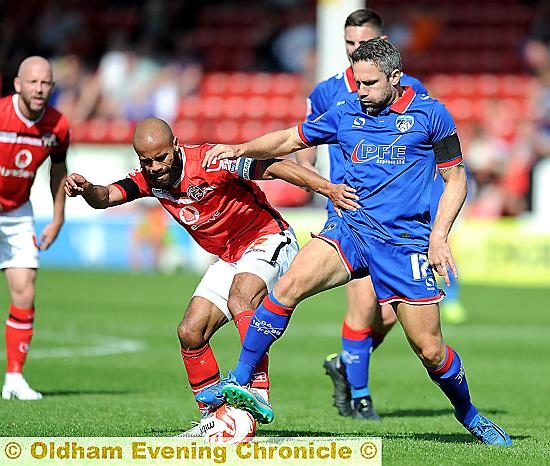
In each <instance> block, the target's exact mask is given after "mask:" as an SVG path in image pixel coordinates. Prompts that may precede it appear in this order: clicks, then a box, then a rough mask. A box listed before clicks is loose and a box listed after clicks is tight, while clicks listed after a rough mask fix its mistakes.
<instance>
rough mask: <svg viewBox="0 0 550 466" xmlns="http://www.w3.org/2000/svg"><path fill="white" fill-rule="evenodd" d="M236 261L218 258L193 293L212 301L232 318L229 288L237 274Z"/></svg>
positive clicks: (228, 317) (194, 295)
mask: <svg viewBox="0 0 550 466" xmlns="http://www.w3.org/2000/svg"><path fill="white" fill-rule="evenodd" d="M236 270H237V268H236V265H235V263H229V262H225V261H222V260H221V259H218V260H216V262H214V263H213V264H211V265H210V266H209V267H208V269H207V270H206V273H205V274H204V275H203V277H202V279H201V281H200V282H199V284H198V285H197V288H196V289H195V291H194V293H193V298H194V297H196V296H199V297H201V298H204V299H206V300H208V301H210V302H211V303H212V304H214V305H215V306H216V307H217V308H218V309H220V311H221V312H222V313H223V314H224V315H225V316H226V317H227V319H229V320H231V313H230V312H229V309H228V307H227V300H228V298H229V290H230V288H231V284H232V283H233V279H234V278H235V274H236Z"/></svg>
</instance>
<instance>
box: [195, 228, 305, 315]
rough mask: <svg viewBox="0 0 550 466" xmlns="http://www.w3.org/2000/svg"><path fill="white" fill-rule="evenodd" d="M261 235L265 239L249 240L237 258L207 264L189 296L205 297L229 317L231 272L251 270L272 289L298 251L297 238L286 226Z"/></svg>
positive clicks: (233, 274)
mask: <svg viewBox="0 0 550 466" xmlns="http://www.w3.org/2000/svg"><path fill="white" fill-rule="evenodd" d="M258 239H260V238H258ZM261 239H262V240H264V239H265V241H263V242H261V243H260V244H258V241H255V242H254V243H252V244H251V245H250V246H249V247H248V248H247V249H246V251H245V252H244V254H243V255H242V257H241V258H240V259H239V260H238V261H236V262H225V261H223V260H221V259H218V260H217V261H216V262H214V263H213V264H212V265H211V266H210V267H208V270H207V271H206V273H205V274H204V276H203V277H202V280H201V281H200V283H199V284H198V286H197V289H196V290H195V292H194V293H193V296H200V297H202V298H205V299H208V301H210V302H211V303H213V304H215V305H216V306H217V307H218V308H220V310H221V311H222V312H223V313H224V314H225V315H226V316H227V318H228V319H229V320H231V318H232V317H231V313H230V312H229V309H228V308H227V298H228V296H229V289H230V288H231V284H232V283H233V278H234V277H235V275H237V274H238V273H243V272H248V273H252V274H254V275H256V276H257V277H260V278H261V279H262V280H263V281H264V282H265V284H266V285H267V291H268V292H270V291H272V290H273V287H274V286H275V283H277V280H278V279H279V278H280V277H281V276H282V275H283V274H284V273H285V272H286V271H287V270H288V268H289V266H290V263H291V262H292V260H293V259H294V257H295V256H296V254H298V249H299V246H298V241H297V240H296V236H295V235H294V232H293V231H292V229H290V228H289V229H288V230H285V231H284V232H282V233H275V234H271V235H265V236H262V237H261Z"/></svg>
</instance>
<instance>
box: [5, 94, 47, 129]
mask: <svg viewBox="0 0 550 466" xmlns="http://www.w3.org/2000/svg"><path fill="white" fill-rule="evenodd" d="M11 102H12V104H13V109H14V110H15V114H16V115H17V118H19V119H20V120H21V121H22V122H23V123H25V125H26V126H27V128H30V127H31V126H34V125H35V124H36V123H38V122H39V121H40V120H41V119H42V117H43V116H44V113H45V112H46V109H44V110H42V113H41V114H40V116H39V117H38V118H37V119H36V120H29V119H28V118H27V117H26V116H25V115H23V114H22V113H21V110H19V94H13V95H12V97H11Z"/></svg>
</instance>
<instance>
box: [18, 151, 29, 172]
mask: <svg viewBox="0 0 550 466" xmlns="http://www.w3.org/2000/svg"><path fill="white" fill-rule="evenodd" d="M31 162H32V153H31V151H30V150H28V149H23V150H20V151H19V152H18V153H17V154H16V156H15V166H16V167H17V168H20V169H21V170H22V169H23V168H27V167H28V166H29V165H30V164H31Z"/></svg>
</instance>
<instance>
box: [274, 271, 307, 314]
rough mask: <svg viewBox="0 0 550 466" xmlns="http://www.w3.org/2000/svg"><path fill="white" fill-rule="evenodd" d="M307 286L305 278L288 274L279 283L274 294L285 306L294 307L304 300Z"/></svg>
mask: <svg viewBox="0 0 550 466" xmlns="http://www.w3.org/2000/svg"><path fill="white" fill-rule="evenodd" d="M306 285H307V283H306V280H305V278H304V277H300V276H298V275H295V274H288V273H287V274H285V275H283V276H282V277H281V278H280V279H279V281H278V282H277V285H276V286H275V290H274V294H275V297H276V298H277V299H278V300H279V301H280V302H282V303H283V304H284V305H286V306H291V307H294V306H296V305H297V304H298V303H299V302H300V301H302V299H304V296H305V295H304V292H305V290H306V288H307V287H306Z"/></svg>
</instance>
